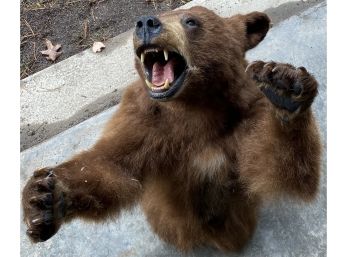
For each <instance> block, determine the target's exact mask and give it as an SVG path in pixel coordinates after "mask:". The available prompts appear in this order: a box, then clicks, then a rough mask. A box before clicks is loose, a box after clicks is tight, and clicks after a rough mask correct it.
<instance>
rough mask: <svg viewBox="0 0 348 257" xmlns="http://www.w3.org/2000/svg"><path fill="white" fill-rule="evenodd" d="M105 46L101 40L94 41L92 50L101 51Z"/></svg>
mask: <svg viewBox="0 0 348 257" xmlns="http://www.w3.org/2000/svg"><path fill="white" fill-rule="evenodd" d="M104 48H105V45H104V44H103V43H102V42H94V44H93V47H92V51H93V52H94V53H97V52H101V51H102V50H103V49H104Z"/></svg>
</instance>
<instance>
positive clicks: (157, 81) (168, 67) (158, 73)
mask: <svg viewBox="0 0 348 257" xmlns="http://www.w3.org/2000/svg"><path fill="white" fill-rule="evenodd" d="M167 79H168V81H169V83H172V82H173V81H174V65H173V61H172V60H169V61H168V62H167V63H166V64H165V65H161V64H160V63H158V62H156V63H155V64H154V65H153V67H152V81H151V82H152V84H154V85H155V86H156V87H160V86H162V85H163V84H164V83H165V82H166V80H167Z"/></svg>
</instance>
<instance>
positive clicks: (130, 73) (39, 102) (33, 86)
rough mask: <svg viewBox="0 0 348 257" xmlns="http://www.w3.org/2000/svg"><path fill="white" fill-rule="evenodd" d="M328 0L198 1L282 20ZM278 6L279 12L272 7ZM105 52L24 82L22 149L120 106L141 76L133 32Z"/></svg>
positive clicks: (89, 53) (77, 57)
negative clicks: (135, 59) (128, 88)
mask: <svg viewBox="0 0 348 257" xmlns="http://www.w3.org/2000/svg"><path fill="white" fill-rule="evenodd" d="M318 1H322V0H311V1H298V2H293V1H291V0H265V1H257V0H233V1H225V0H214V1H213V0H193V1H192V2H190V3H188V4H186V5H184V6H183V7H182V8H187V7H191V6H192V5H202V6H206V7H208V8H211V9H213V10H215V11H216V12H217V13H218V14H220V15H222V16H231V15H233V14H236V13H247V12H250V11H255V10H258V11H264V10H266V9H267V10H269V11H270V15H271V17H272V19H274V20H275V21H276V22H279V21H280V20H283V19H285V18H287V17H289V15H290V14H292V13H296V12H298V11H299V10H303V9H305V8H307V7H308V6H311V5H313V4H316V3H317V2H318ZM272 10H273V12H272ZM106 46H107V47H106V49H105V51H103V52H102V53H99V54H94V53H93V52H92V51H91V49H87V50H85V51H83V52H81V53H79V54H77V55H75V56H72V57H70V58H68V59H66V60H64V61H62V62H59V63H57V64H55V65H53V66H50V67H49V68H47V69H45V70H42V71H40V72H38V73H36V74H34V75H32V76H30V77H27V78H26V79H23V80H22V81H21V89H20V91H21V122H20V124H21V150H24V149H27V148H29V147H31V146H33V145H36V144H38V143H40V142H43V141H44V140H46V139H48V138H50V137H52V136H54V135H56V134H58V133H60V132H62V131H64V130H65V129H67V128H70V127H72V126H74V125H76V124H78V123H79V122H81V121H83V120H86V119H87V118H89V117H92V116H93V115H96V114H97V113H100V112H101V111H103V110H106V109H108V108H109V107H111V106H113V105H115V104H116V103H117V102H118V101H119V99H120V95H121V94H122V92H123V89H124V88H125V86H127V85H128V84H129V83H131V82H132V81H134V80H135V79H136V78H137V75H136V72H135V70H134V67H133V58H132V57H131V56H133V48H132V31H128V32H125V33H123V34H121V35H119V36H117V37H115V38H113V39H111V40H109V41H108V42H107V43H106Z"/></svg>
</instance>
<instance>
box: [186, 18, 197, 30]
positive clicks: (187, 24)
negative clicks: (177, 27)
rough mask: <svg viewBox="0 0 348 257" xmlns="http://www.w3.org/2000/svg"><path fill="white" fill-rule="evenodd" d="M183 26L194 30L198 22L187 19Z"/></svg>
mask: <svg viewBox="0 0 348 257" xmlns="http://www.w3.org/2000/svg"><path fill="white" fill-rule="evenodd" d="M185 24H186V26H187V27H189V28H195V27H198V22H197V21H196V20H195V19H193V18H188V19H186V20H185Z"/></svg>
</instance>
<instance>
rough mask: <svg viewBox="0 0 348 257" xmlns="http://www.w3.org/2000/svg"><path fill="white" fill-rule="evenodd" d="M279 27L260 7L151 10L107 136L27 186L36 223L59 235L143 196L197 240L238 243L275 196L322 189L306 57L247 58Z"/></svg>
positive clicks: (146, 206)
mask: <svg viewBox="0 0 348 257" xmlns="http://www.w3.org/2000/svg"><path fill="white" fill-rule="evenodd" d="M269 28H270V19H269V17H268V16H267V15H266V14H264V13H260V12H252V13H249V14H247V15H235V16H232V17H230V18H222V17H220V16H218V15H216V14H215V13H214V12H212V11H210V10H208V9H205V8H203V7H193V8H191V9H188V10H176V11H171V12H168V13H164V14H162V15H160V16H158V17H154V16H143V17H141V18H140V19H139V20H138V21H137V23H136V28H135V32H134V53H135V66H136V69H137V71H138V73H139V76H140V78H139V80H138V81H136V82H135V83H133V84H131V85H130V86H129V87H128V88H127V90H126V91H125V93H124V95H123V98H122V100H121V103H120V105H119V109H118V111H117V112H116V113H115V114H114V116H113V117H112V119H111V120H110V121H109V122H108V124H107V126H106V127H105V129H104V132H103V134H102V136H101V137H100V139H99V140H98V141H97V142H96V144H95V145H94V146H93V147H92V148H91V149H89V150H87V151H84V152H81V153H79V154H77V155H76V156H74V157H73V158H72V159H70V160H68V161H66V162H64V163H62V164H60V165H58V166H56V167H48V168H43V169H40V170H37V171H35V172H34V174H33V176H32V177H31V178H30V179H29V181H28V182H27V184H26V186H25V188H24V190H23V195H22V204H23V209H24V220H25V222H26V224H27V226H28V230H27V234H28V236H29V237H30V239H31V240H32V241H33V242H41V241H45V240H47V239H49V238H50V237H52V236H53V235H54V234H55V233H56V232H57V231H58V230H59V228H60V226H61V225H62V224H64V223H67V222H69V221H70V220H72V219H74V218H83V219H87V220H92V221H102V220H105V219H107V218H110V217H115V216H116V215H118V214H119V213H120V211H121V210H123V209H126V208H130V207H132V206H134V205H135V204H137V203H140V204H141V206H142V209H143V211H144V213H145V215H146V217H147V221H148V222H149V223H150V225H151V227H152V229H153V231H154V232H155V233H156V234H158V235H159V237H160V238H161V239H163V240H164V241H165V242H167V243H170V244H172V245H174V246H176V247H177V248H178V249H180V250H183V251H187V250H190V249H192V248H194V247H196V246H199V245H210V246H212V247H216V248H218V249H220V250H222V251H238V250H240V249H241V248H242V247H243V246H244V245H245V244H246V242H247V241H248V240H249V239H250V238H251V236H252V234H253V232H254V229H255V226H256V223H257V215H258V209H259V207H260V205H261V203H262V201H264V200H269V199H272V198H273V197H272V196H278V195H281V194H283V193H285V194H288V195H292V196H295V197H297V198H299V199H303V200H306V201H308V200H311V199H313V198H314V197H315V195H316V193H317V191H318V184H319V177H320V176H319V170H320V169H319V167H320V154H321V145H320V139H319V134H318V130H317V125H316V121H315V119H314V116H313V114H312V111H311V104H312V102H313V100H314V98H315V96H316V95H317V82H316V80H315V79H314V77H313V76H312V75H310V74H309V73H308V72H307V70H306V69H305V68H304V67H298V68H296V67H294V66H292V65H290V64H283V63H275V62H263V61H255V62H252V63H250V64H248V63H247V61H246V60H245V52H246V51H247V50H248V49H251V48H253V47H255V46H256V45H258V43H259V42H260V41H262V40H263V38H264V37H265V36H266V34H267V31H268V30H269Z"/></svg>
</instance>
